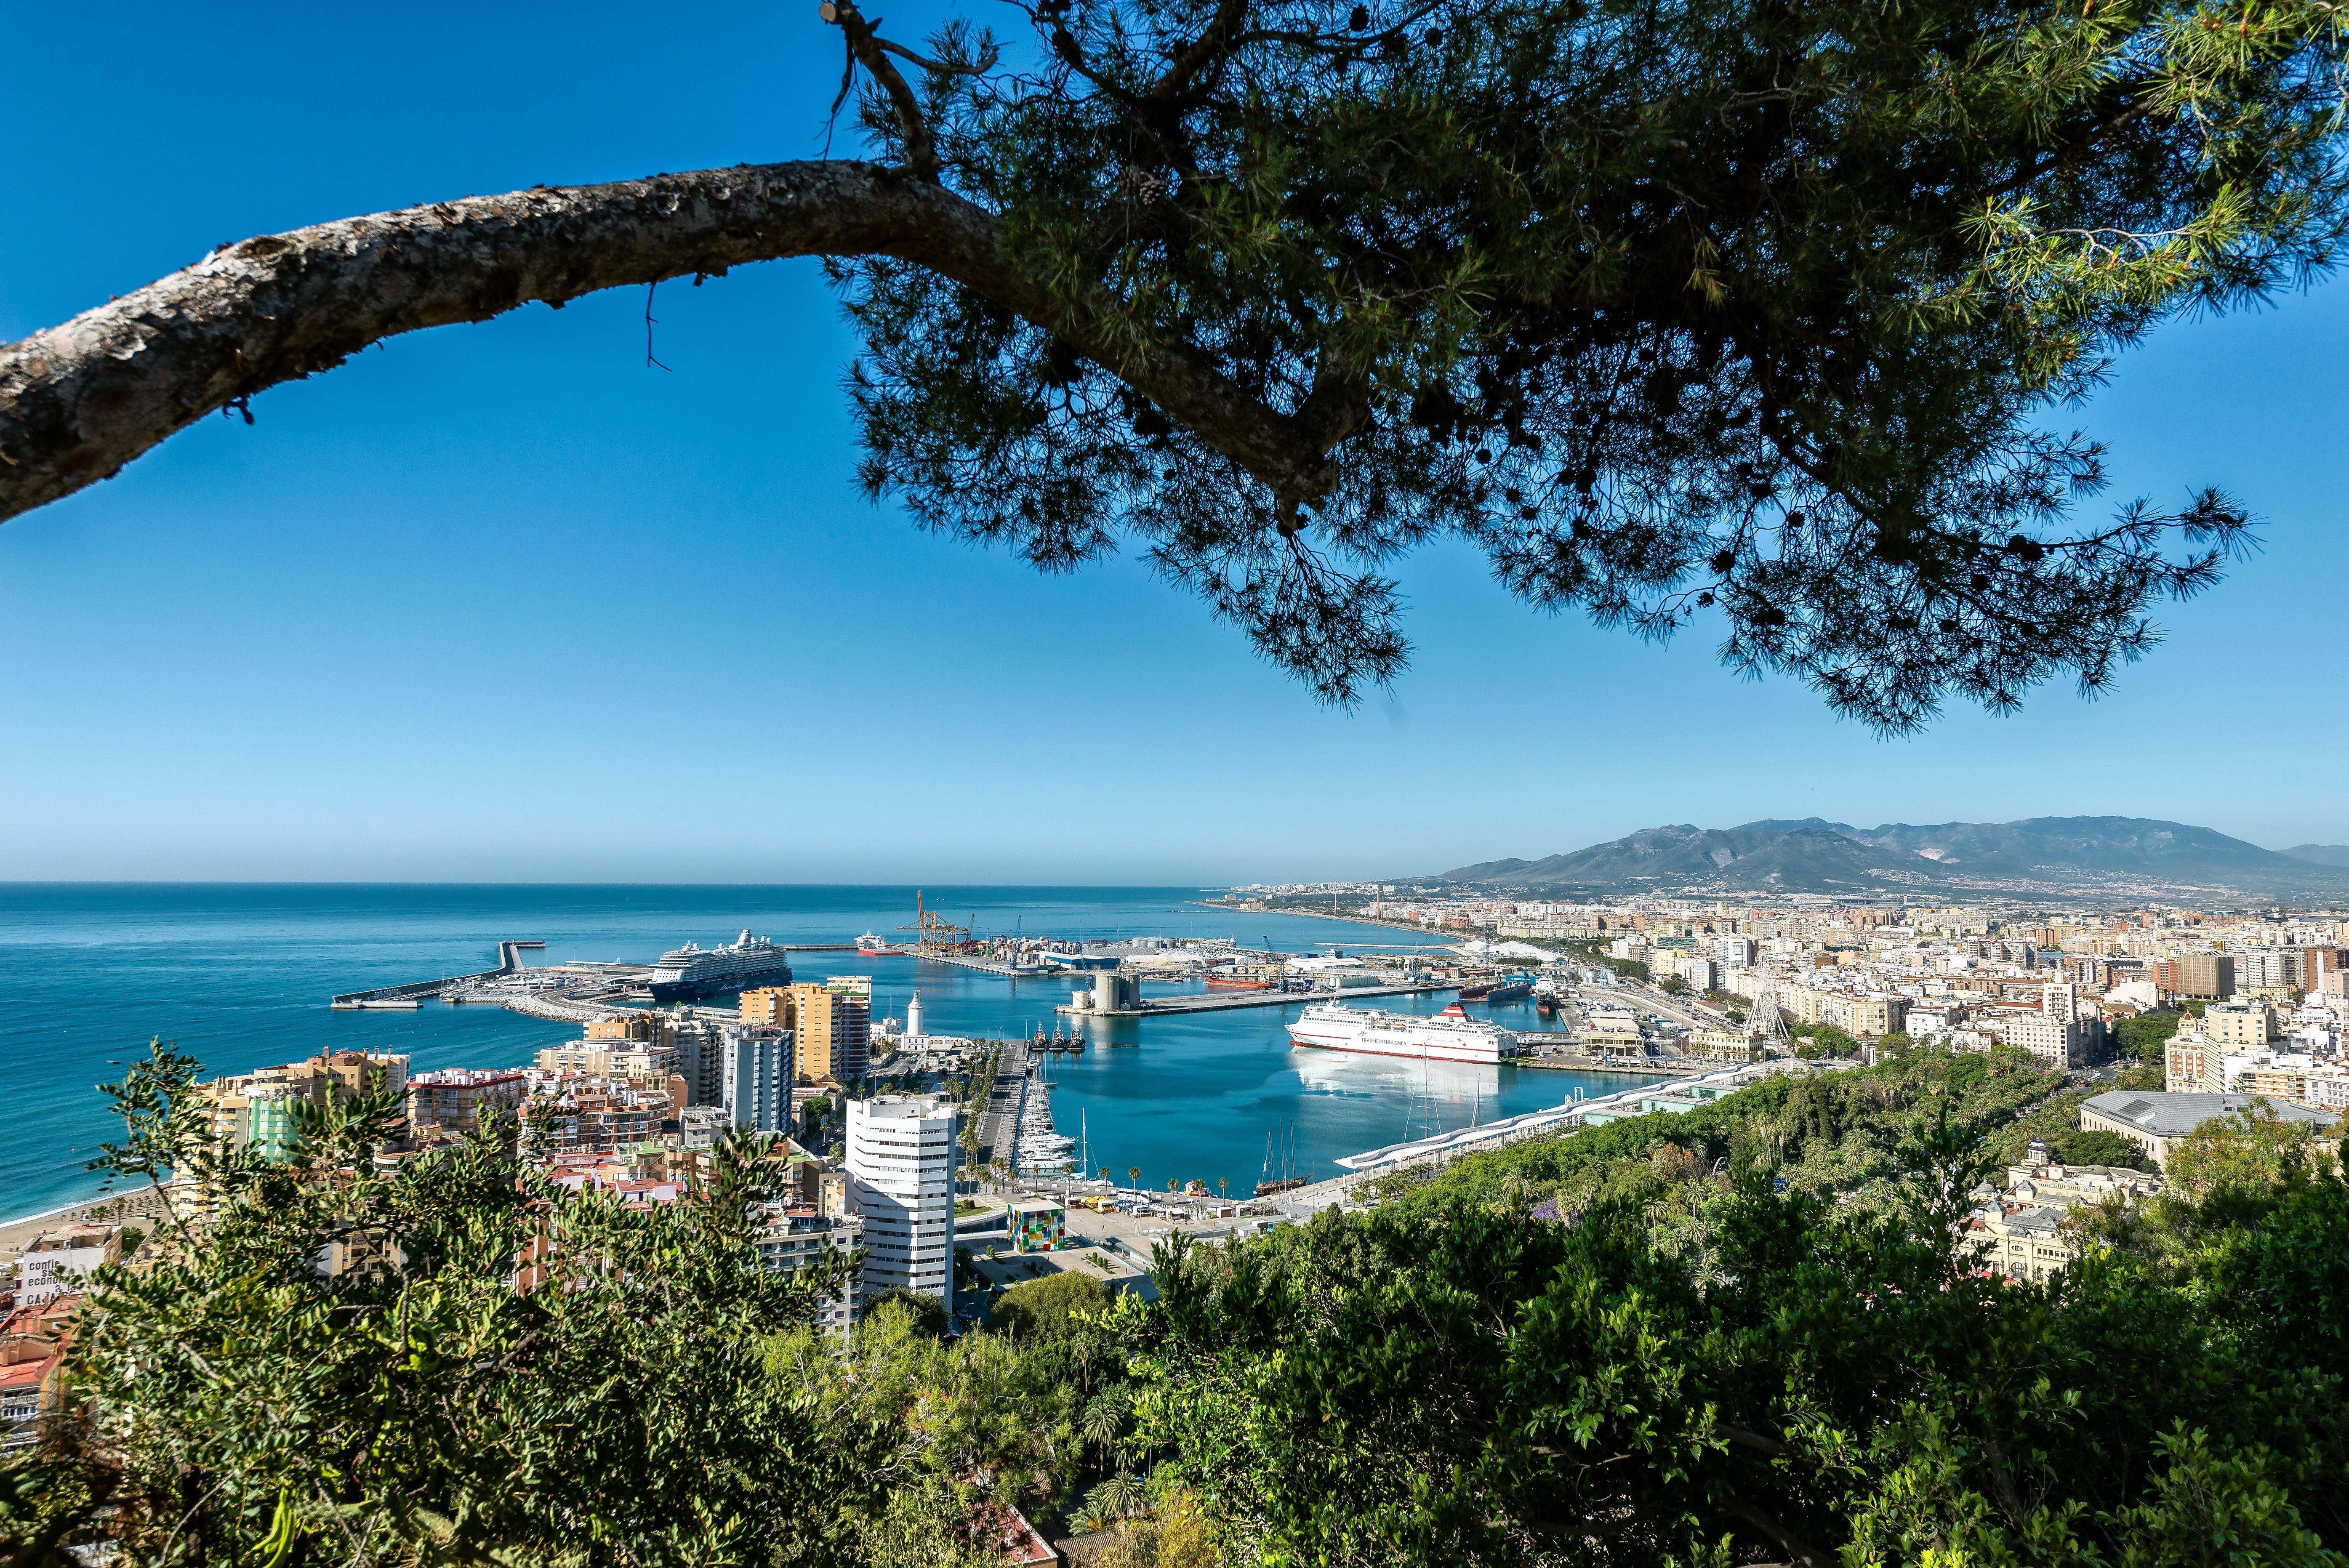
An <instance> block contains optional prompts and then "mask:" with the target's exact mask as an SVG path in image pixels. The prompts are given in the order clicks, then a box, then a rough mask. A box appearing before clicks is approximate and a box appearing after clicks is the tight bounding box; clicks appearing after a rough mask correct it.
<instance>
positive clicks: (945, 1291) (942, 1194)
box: [848, 1095, 956, 1313]
mask: <svg viewBox="0 0 2349 1568" xmlns="http://www.w3.org/2000/svg"><path fill="white" fill-rule="evenodd" d="M955 1155H956V1150H955V1109H954V1105H953V1102H952V1101H950V1100H947V1099H943V1098H941V1097H939V1096H936V1095H884V1096H882V1097H881V1098H879V1099H853V1100H850V1101H849V1102H848V1197H849V1203H850V1206H851V1207H853V1208H854V1210H855V1211H856V1215H857V1217H858V1218H859V1219H861V1220H863V1221H864V1245H865V1247H866V1248H867V1249H868V1251H867V1253H866V1256H865V1260H864V1277H863V1281H862V1284H861V1287H860V1288H861V1290H862V1292H863V1294H864V1296H865V1297H866V1298H867V1299H870V1298H872V1297H874V1296H877V1295H881V1294H882V1293H883V1292H885V1291H889V1290H894V1289H896V1288H898V1287H899V1286H903V1287H904V1288H905V1289H907V1290H910V1291H913V1292H915V1293H916V1295H932V1296H936V1297H937V1299H938V1301H939V1303H940V1304H941V1305H944V1306H945V1307H946V1309H947V1312H948V1313H952V1312H953V1311H954V1186H955Z"/></svg>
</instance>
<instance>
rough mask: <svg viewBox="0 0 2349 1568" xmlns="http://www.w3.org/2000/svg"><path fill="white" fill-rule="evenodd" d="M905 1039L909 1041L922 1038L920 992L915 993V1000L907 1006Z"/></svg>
mask: <svg viewBox="0 0 2349 1568" xmlns="http://www.w3.org/2000/svg"><path fill="white" fill-rule="evenodd" d="M905 1037H906V1038H907V1039H909V1040H918V1039H920V1038H921V1037H922V994H921V993H920V992H919V991H916V992H915V993H914V999H913V1000H912V1001H910V1002H908V1003H906V1004H905Z"/></svg>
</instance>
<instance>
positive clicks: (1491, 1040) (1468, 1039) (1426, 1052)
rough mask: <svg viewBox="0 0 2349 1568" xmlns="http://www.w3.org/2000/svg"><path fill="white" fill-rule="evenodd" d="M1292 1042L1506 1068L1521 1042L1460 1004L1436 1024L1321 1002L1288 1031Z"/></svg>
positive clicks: (1446, 1011) (1439, 1016)
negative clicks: (1466, 1010) (1481, 1063)
mask: <svg viewBox="0 0 2349 1568" xmlns="http://www.w3.org/2000/svg"><path fill="white" fill-rule="evenodd" d="M1288 1038H1289V1040H1290V1041H1291V1043H1293V1044H1295V1045H1299V1046H1311V1047H1317V1048H1319V1049H1321V1050H1329V1051H1357V1052H1360V1053H1361V1054H1363V1055H1365V1056H1373V1057H1410V1058H1412V1059H1413V1060H1417V1061H1429V1062H1505V1061H1507V1060H1508V1059H1509V1058H1510V1057H1514V1056H1516V1054H1517V1037H1516V1036H1515V1035H1513V1034H1511V1033H1510V1032H1509V1031H1508V1030H1506V1029H1504V1028H1499V1027H1496V1026H1494V1025H1491V1024H1480V1023H1478V1022H1477V1021H1476V1020H1475V1019H1474V1018H1471V1017H1470V1016H1468V1015H1467V1013H1466V1012H1465V1011H1464V1010H1463V1009H1462V1008H1461V1006H1460V1004H1459V1003H1457V1002H1454V1004H1452V1006H1448V1007H1446V1008H1444V1011H1443V1012H1441V1013H1438V1014H1437V1015H1436V1016H1433V1018H1426V1017H1421V1016H1417V1015H1415V1014H1410V1013H1389V1012H1386V1011H1384V1010H1382V1009H1380V1008H1374V1007H1373V1008H1359V1009H1358V1008H1354V1007H1349V1006H1346V1005H1345V1004H1344V1003H1343V1002H1319V1003H1316V1004H1314V1005H1313V1006H1309V1007H1307V1008H1306V1009H1305V1010H1304V1012H1303V1013H1301V1014H1299V1016H1298V1019H1297V1022H1295V1023H1293V1024H1291V1025H1289V1026H1288Z"/></svg>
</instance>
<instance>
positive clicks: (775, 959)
mask: <svg viewBox="0 0 2349 1568" xmlns="http://www.w3.org/2000/svg"><path fill="white" fill-rule="evenodd" d="M791 983H792V963H791V958H790V956H789V955H788V954H785V953H784V951H783V950H782V949H781V948H780V947H778V946H776V945H775V944H773V943H772V942H770V941H769V940H768V939H767V938H765V937H763V936H753V935H751V934H750V933H749V932H747V931H746V932H744V933H743V934H741V935H740V936H738V937H736V938H735V939H734V940H733V941H731V942H729V943H726V944H723V945H722V946H718V947H707V948H705V947H696V946H695V945H694V944H692V943H690V942H688V943H687V944H685V945H684V946H682V947H680V948H678V949H677V950H676V951H674V952H671V953H664V954H661V955H660V958H659V959H658V961H657V962H656V963H655V964H654V965H653V972H652V973H651V974H650V975H647V976H645V985H646V987H647V989H648V990H650V991H651V992H652V994H653V1000H654V1001H656V1002H689V1001H691V1000H692V999H693V998H695V997H697V996H712V995H717V994H718V993H719V992H721V991H740V990H744V989H747V988H748V987H750V986H752V985H790V984H791Z"/></svg>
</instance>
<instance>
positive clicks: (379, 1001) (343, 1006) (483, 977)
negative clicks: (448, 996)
mask: <svg viewBox="0 0 2349 1568" xmlns="http://www.w3.org/2000/svg"><path fill="white" fill-rule="evenodd" d="M545 945H546V944H545V943H543V942H501V943H499V944H498V966H497V967H496V968H495V969H484V970H482V971H481V973H480V974H478V975H450V976H448V977H446V978H444V979H440V980H415V981H411V982H409V984H408V985H383V986H378V988H376V989H375V990H373V991H349V992H346V993H345V994H344V995H340V996H336V998H334V1000H333V1001H331V1002H329V1003H328V1004H327V1006H330V1007H332V1008H334V1009H335V1010H336V1012H338V1013H347V1012H357V1011H360V1010H362V1009H364V1008H367V1007H380V1006H386V1005H387V1004H392V1005H397V1004H401V1003H406V1004H409V1005H420V1004H421V1003H422V1002H423V1000H424V998H425V997H427V996H438V995H441V994H442V993H444V992H448V991H450V990H452V989H454V990H462V989H465V988H467V987H469V986H473V985H486V984H487V983H489V982H491V981H492V980H499V979H503V978H506V977H508V976H511V975H520V974H521V973H522V968H523V965H522V955H523V949H525V948H543V947H544V946H545Z"/></svg>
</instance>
